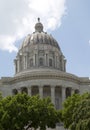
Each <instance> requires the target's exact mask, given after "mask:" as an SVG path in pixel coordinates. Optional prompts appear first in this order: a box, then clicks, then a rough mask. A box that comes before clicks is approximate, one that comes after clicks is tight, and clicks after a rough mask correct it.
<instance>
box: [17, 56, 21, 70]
mask: <svg viewBox="0 0 90 130" xmlns="http://www.w3.org/2000/svg"><path fill="white" fill-rule="evenodd" d="M19 71H20V59H19V58H18V59H17V72H19Z"/></svg>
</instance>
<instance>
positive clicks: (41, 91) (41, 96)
mask: <svg viewBox="0 0 90 130" xmlns="http://www.w3.org/2000/svg"><path fill="white" fill-rule="evenodd" d="M39 95H40V98H43V87H42V86H39Z"/></svg>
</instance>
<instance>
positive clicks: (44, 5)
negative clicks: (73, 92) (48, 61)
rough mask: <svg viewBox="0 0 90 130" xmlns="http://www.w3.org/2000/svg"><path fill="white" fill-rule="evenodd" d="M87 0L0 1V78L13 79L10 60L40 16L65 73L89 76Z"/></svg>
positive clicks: (89, 55) (89, 14) (89, 34)
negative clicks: (60, 55)
mask: <svg viewBox="0 0 90 130" xmlns="http://www.w3.org/2000/svg"><path fill="white" fill-rule="evenodd" d="M89 12H90V0H7V1H6V0H0V78H1V77H7V76H8V77H10V76H14V59H15V57H16V54H17V51H18V48H19V47H20V46H21V44H22V41H23V39H24V37H25V36H27V34H31V33H32V32H33V31H34V26H35V23H37V18H38V17H40V19H41V22H42V23H43V25H44V31H45V32H46V31H47V32H48V33H49V34H52V36H53V37H54V38H55V39H56V40H57V41H58V43H59V45H60V48H61V50H62V52H63V54H64V56H65V58H66V60H67V64H66V66H67V67H66V70H67V72H68V73H72V74H75V75H77V76H79V77H90V13H89Z"/></svg>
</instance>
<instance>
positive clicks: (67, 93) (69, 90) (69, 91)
mask: <svg viewBox="0 0 90 130" xmlns="http://www.w3.org/2000/svg"><path fill="white" fill-rule="evenodd" d="M69 96H71V88H69V87H68V88H66V98H67V97H69Z"/></svg>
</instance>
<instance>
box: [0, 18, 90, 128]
mask: <svg viewBox="0 0 90 130" xmlns="http://www.w3.org/2000/svg"><path fill="white" fill-rule="evenodd" d="M14 63H15V75H14V77H2V78H1V79H0V91H1V92H2V95H3V96H8V95H15V94H17V93H23V92H26V93H28V94H29V95H31V96H33V95H36V94H39V95H40V97H41V98H43V97H47V96H49V97H51V100H52V102H53V104H54V105H55V107H56V109H61V108H62V102H63V101H64V100H65V99H66V98H67V97H68V96H71V94H73V93H80V94H81V93H84V92H87V91H90V80H89V78H87V77H86V78H84V77H78V76H76V75H73V74H70V73H67V72H66V59H65V57H64V55H63V53H62V51H61V49H60V47H59V45H58V43H57V41H56V40H55V39H54V38H53V37H52V36H51V35H49V34H47V33H46V32H44V31H43V25H42V23H41V22H40V20H39V19H38V23H36V25H35V32H33V33H32V34H29V35H28V36H26V38H25V39H24V41H23V43H22V45H21V47H20V49H19V51H18V53H17V56H16V58H15V60H14ZM59 125H60V124H59ZM56 129H57V130H58V129H59V130H63V126H61V125H60V126H57V128H56Z"/></svg>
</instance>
